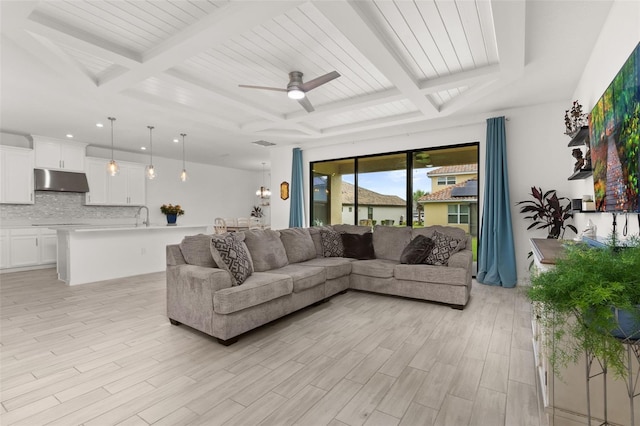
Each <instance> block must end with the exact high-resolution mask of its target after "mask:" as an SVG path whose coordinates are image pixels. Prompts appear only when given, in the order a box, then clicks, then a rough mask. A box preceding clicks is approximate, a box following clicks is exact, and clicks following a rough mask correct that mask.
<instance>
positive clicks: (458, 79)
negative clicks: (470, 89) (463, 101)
mask: <svg viewBox="0 0 640 426" xmlns="http://www.w3.org/2000/svg"><path fill="white" fill-rule="evenodd" d="M499 73H500V66H499V65H497V64H496V65H487V66H486V67H482V68H476V69H474V70H470V71H462V72H458V73H455V74H450V75H445V76H443V77H437V78H432V79H430V80H426V81H424V82H422V83H420V90H421V91H422V93H424V94H428V93H436V92H440V91H442V90H449V89H457V88H459V87H462V86H468V85H469V84H472V83H476V82H478V80H491V79H494V78H495V77H496V76H497V75H498V74H499Z"/></svg>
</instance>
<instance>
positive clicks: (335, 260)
mask: <svg viewBox="0 0 640 426" xmlns="http://www.w3.org/2000/svg"><path fill="white" fill-rule="evenodd" d="M353 262H354V259H347V258H345V257H317V258H315V259H311V260H307V261H306V262H302V263H298V265H300V266H304V267H307V266H322V267H323V268H324V269H325V271H326V274H327V279H328V280H334V279H336V278H340V277H344V276H346V275H349V274H350V273H351V264H352V263H353Z"/></svg>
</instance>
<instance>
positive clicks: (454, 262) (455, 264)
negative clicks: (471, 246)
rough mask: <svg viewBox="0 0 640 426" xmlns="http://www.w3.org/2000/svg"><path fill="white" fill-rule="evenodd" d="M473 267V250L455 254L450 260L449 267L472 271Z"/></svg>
mask: <svg viewBox="0 0 640 426" xmlns="http://www.w3.org/2000/svg"><path fill="white" fill-rule="evenodd" d="M472 265H473V252H472V251H471V250H462V251H459V252H457V253H453V254H452V255H451V257H450V258H449V267H452V268H464V269H466V270H469V269H471V266H472Z"/></svg>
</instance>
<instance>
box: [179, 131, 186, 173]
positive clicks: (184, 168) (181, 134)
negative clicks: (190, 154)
mask: <svg viewBox="0 0 640 426" xmlns="http://www.w3.org/2000/svg"><path fill="white" fill-rule="evenodd" d="M180 136H182V170H186V167H185V162H184V137H185V136H187V134H186V133H180Z"/></svg>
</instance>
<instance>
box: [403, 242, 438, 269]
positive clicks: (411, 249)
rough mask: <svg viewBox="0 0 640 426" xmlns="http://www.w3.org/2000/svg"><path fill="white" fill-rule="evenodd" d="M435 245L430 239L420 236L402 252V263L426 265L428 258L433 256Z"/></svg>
mask: <svg viewBox="0 0 640 426" xmlns="http://www.w3.org/2000/svg"><path fill="white" fill-rule="evenodd" d="M434 246H435V243H434V242H433V240H432V239H431V238H429V237H425V236H424V235H418V236H417V237H415V238H414V239H413V240H411V242H410V243H409V244H407V246H406V247H405V248H404V250H403V251H402V255H401V256H400V263H406V264H409V265H415V264H417V263H424V261H425V260H427V257H428V256H429V255H430V254H431V251H432V250H433V247H434Z"/></svg>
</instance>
